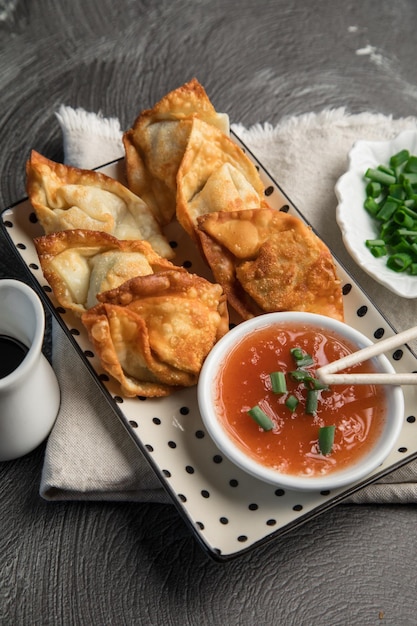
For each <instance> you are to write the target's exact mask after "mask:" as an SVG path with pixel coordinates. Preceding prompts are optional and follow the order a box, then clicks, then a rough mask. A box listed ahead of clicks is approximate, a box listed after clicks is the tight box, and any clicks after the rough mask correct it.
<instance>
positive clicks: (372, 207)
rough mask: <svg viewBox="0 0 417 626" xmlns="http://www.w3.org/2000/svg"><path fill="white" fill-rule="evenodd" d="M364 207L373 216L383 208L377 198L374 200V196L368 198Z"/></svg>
mask: <svg viewBox="0 0 417 626" xmlns="http://www.w3.org/2000/svg"><path fill="white" fill-rule="evenodd" d="M364 207H365V209H366V210H367V211H368V213H370V214H371V215H372V216H373V217H375V216H376V214H377V213H378V211H379V209H380V208H381V207H380V206H379V204H378V202H376V200H374V198H371V197H370V196H369V197H368V198H366V200H365V204H364Z"/></svg>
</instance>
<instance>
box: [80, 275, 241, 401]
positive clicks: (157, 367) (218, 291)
mask: <svg viewBox="0 0 417 626" xmlns="http://www.w3.org/2000/svg"><path fill="white" fill-rule="evenodd" d="M98 299H99V300H100V304H98V305H97V306H95V307H93V308H92V309H89V310H88V311H87V312H86V313H84V314H83V316H82V318H81V319H82V322H83V324H84V325H85V327H86V328H87V331H88V334H89V338H90V341H91V342H92V344H93V346H94V349H95V351H96V354H97V356H98V357H99V358H100V360H101V364H102V366H103V368H104V369H105V371H106V372H108V373H109V374H110V375H111V376H112V377H114V378H115V379H116V380H118V381H119V383H120V385H121V388H122V393H123V394H124V395H126V396H131V397H132V396H136V395H138V396H146V397H156V396H167V395H169V394H171V393H172V392H173V391H175V389H178V388H180V387H189V386H192V385H195V384H196V382H197V380H198V376H199V373H200V370H201V367H202V365H203V362H204V360H205V358H206V356H207V354H208V353H209V352H210V350H211V348H212V347H213V345H214V344H215V343H216V341H217V340H218V339H220V337H222V336H223V335H224V334H225V333H226V332H227V331H228V329H229V327H228V321H229V318H228V311H227V303H226V297H225V295H224V294H223V290H222V288H221V287H220V285H216V284H212V283H210V282H208V281H207V280H205V279H204V278H201V277H200V276H197V275H195V274H189V273H188V272H184V271H178V270H168V271H166V272H160V273H158V274H153V275H149V276H141V277H137V278H133V279H132V280H130V281H128V282H126V283H124V284H123V285H121V286H120V287H119V288H117V289H114V290H112V291H108V292H105V293H102V294H100V295H99V296H98Z"/></svg>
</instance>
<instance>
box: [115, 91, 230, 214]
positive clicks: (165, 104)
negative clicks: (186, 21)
mask: <svg viewBox="0 0 417 626" xmlns="http://www.w3.org/2000/svg"><path fill="white" fill-rule="evenodd" d="M194 117H198V118H199V119H201V120H204V121H205V122H206V123H207V124H209V125H210V126H214V127H216V128H218V129H220V130H221V131H222V132H224V133H226V134H228V132H229V121H228V117H227V115H225V114H222V113H217V112H216V110H215V108H214V107H213V105H212V103H211V102H210V100H209V98H208V96H207V94H206V91H205V90H204V88H203V87H202V85H200V83H199V82H198V81H197V80H196V79H192V80H191V81H189V82H188V83H185V84H184V85H182V86H181V87H179V88H178V89H175V90H174V91H171V92H170V93H168V94H167V95H166V96H164V97H163V98H162V100H160V101H159V102H158V103H157V104H155V106H154V107H153V108H152V109H148V110H145V111H143V112H142V113H141V114H140V115H139V116H138V118H137V119H136V121H135V122H134V124H133V127H132V128H131V129H130V130H128V131H127V132H126V133H125V134H124V136H123V143H124V147H125V155H126V176H127V180H128V185H129V188H130V189H131V190H132V191H133V192H134V193H136V194H137V195H138V196H140V197H141V198H143V199H144V200H145V202H146V203H147V204H148V206H149V207H150V208H151V210H152V211H153V213H154V215H155V216H156V218H157V219H158V221H159V222H160V223H161V224H168V223H169V222H170V221H171V220H172V218H173V217H174V216H175V206H176V190H177V182H176V177H177V171H178V168H179V166H180V163H181V160H182V157H183V154H184V151H185V147H186V145H187V142H188V137H189V134H190V132H191V122H192V119H193V118H194Z"/></svg>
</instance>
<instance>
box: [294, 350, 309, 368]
mask: <svg viewBox="0 0 417 626" xmlns="http://www.w3.org/2000/svg"><path fill="white" fill-rule="evenodd" d="M291 355H292V357H293V359H294V361H295V364H296V365H297V367H308V366H309V365H313V363H314V361H313V359H312V358H311V356H310V355H309V354H306V353H304V352H303V350H302V349H301V348H292V349H291Z"/></svg>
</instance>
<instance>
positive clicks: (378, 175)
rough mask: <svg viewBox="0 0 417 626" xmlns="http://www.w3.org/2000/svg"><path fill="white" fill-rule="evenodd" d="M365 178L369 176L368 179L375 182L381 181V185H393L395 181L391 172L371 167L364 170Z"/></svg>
mask: <svg viewBox="0 0 417 626" xmlns="http://www.w3.org/2000/svg"><path fill="white" fill-rule="evenodd" d="M365 178H369V180H372V181H373V182H375V183H381V184H382V185H393V184H394V183H396V182H397V180H396V178H395V176H394V175H393V174H387V173H386V172H381V170H379V169H374V168H371V167H369V168H368V169H367V170H366V172H365Z"/></svg>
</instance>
